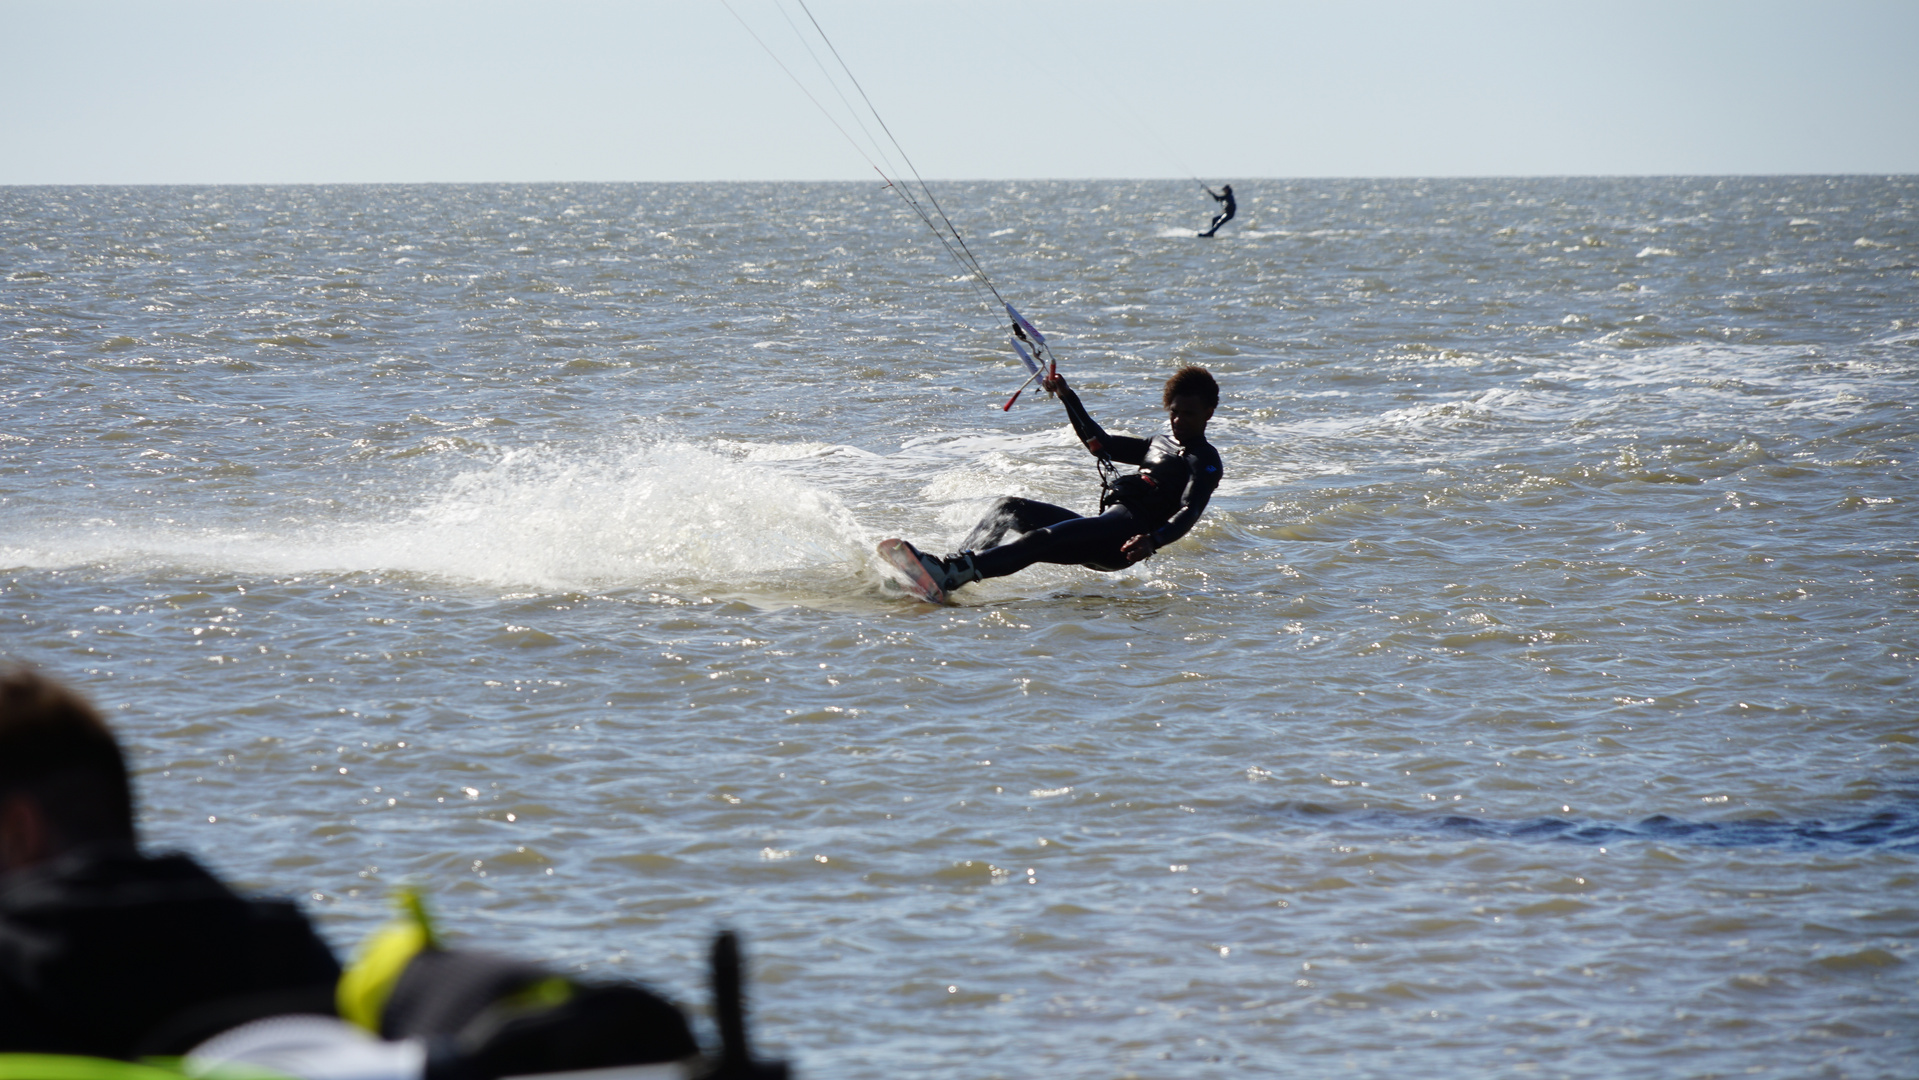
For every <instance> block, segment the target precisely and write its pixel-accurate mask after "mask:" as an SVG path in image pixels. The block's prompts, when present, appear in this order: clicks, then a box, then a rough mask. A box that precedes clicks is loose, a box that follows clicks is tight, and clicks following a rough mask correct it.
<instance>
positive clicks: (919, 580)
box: [879, 540, 946, 604]
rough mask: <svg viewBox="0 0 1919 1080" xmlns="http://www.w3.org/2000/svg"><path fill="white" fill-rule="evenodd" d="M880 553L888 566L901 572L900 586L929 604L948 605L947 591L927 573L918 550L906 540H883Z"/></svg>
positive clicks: (899, 575)
mask: <svg viewBox="0 0 1919 1080" xmlns="http://www.w3.org/2000/svg"><path fill="white" fill-rule="evenodd" d="M879 552H880V558H881V559H883V560H885V562H886V565H888V566H890V567H892V568H893V569H894V570H897V571H899V574H898V577H899V579H900V584H901V585H903V586H904V587H905V588H906V591H907V592H909V593H912V594H913V595H914V596H916V597H919V598H920V599H921V600H924V601H926V602H927V603H929V604H944V603H946V590H945V589H942V588H940V587H939V582H937V581H934V580H933V575H931V574H929V573H927V572H926V567H925V565H923V564H922V563H921V562H920V553H919V549H918V548H915V547H914V546H913V545H911V544H909V543H907V542H906V541H904V540H881V541H880V547H879Z"/></svg>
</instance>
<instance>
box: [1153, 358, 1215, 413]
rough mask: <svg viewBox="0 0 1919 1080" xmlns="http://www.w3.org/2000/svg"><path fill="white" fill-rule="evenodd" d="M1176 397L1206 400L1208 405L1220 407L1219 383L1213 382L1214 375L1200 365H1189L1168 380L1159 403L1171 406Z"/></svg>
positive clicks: (1161, 392) (1174, 373)
mask: <svg viewBox="0 0 1919 1080" xmlns="http://www.w3.org/2000/svg"><path fill="white" fill-rule="evenodd" d="M1176 397H1197V398H1205V399H1206V404H1207V405H1210V406H1212V407H1213V408H1218V407H1219V383H1217V382H1214V381H1213V373H1212V372H1210V371H1207V370H1206V369H1205V368H1203V367H1200V366H1199V365H1198V364H1187V365H1186V366H1185V367H1183V368H1180V369H1179V370H1178V371H1175V372H1173V377H1172V378H1170V379H1167V380H1166V389H1164V390H1162V391H1160V395H1159V403H1160V404H1161V405H1171V404H1172V403H1173V399H1174V398H1176Z"/></svg>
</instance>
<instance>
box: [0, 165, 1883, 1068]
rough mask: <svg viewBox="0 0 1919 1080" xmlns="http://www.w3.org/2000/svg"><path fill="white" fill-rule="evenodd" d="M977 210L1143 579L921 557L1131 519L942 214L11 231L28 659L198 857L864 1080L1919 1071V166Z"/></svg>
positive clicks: (856, 190) (231, 209) (472, 195)
mask: <svg viewBox="0 0 1919 1080" xmlns="http://www.w3.org/2000/svg"><path fill="white" fill-rule="evenodd" d="M1236 187H1237V188H1240V189H1242V191H1243V197H1242V199H1241V213H1240V218H1239V220H1238V221H1236V222H1234V223H1233V224H1231V225H1229V226H1227V228H1226V230H1225V231H1224V232H1223V233H1222V235H1221V236H1220V237H1219V238H1218V239H1217V240H1214V241H1210V242H1207V241H1200V240H1196V239H1194V238H1193V237H1192V236H1191V231H1192V230H1193V229H1194V228H1196V227H1200V226H1203V225H1204V223H1205V221H1206V218H1207V216H1208V213H1209V210H1210V208H1211V206H1212V204H1211V201H1210V200H1207V199H1205V198H1204V197H1203V196H1202V195H1200V194H1199V193H1198V192H1196V191H1195V190H1193V189H1192V186H1191V185H1185V186H1182V185H1178V184H1170V183H1123V182H1110V183H1108V182H1101V183H972V184H948V185H942V186H941V187H940V188H939V193H940V195H941V198H942V201H943V202H944V203H945V204H946V205H947V207H948V209H949V210H950V211H953V212H954V215H955V218H956V220H957V221H958V222H959V224H960V226H961V228H962V229H965V230H966V231H967V232H968V234H969V239H970V240H971V241H972V242H973V245H974V249H975V250H976V251H977V252H978V253H979V255H980V257H981V259H982V260H983V261H984V262H985V264H986V266H987V268H988V270H989V272H992V273H993V274H994V275H995V279H996V281H997V282H998V283H999V284H1000V285H1001V287H1002V289H1003V290H1004V291H1006V292H1007V293H1008V295H1009V297H1010V298H1012V299H1014V300H1015V301H1016V302H1017V303H1020V304H1021V306H1022V308H1023V309H1024V310H1025V311H1026V313H1027V314H1028V315H1029V316H1031V317H1032V318H1033V319H1034V320H1035V321H1036V322H1037V323H1038V324H1039V325H1040V326H1041V327H1042V328H1043V329H1045V330H1046V331H1048V332H1049V333H1050V334H1051V335H1053V336H1054V343H1055V345H1056V347H1057V349H1058V351H1059V352H1060V354H1061V356H1062V363H1063V367H1064V370H1066V372H1067V373H1068V374H1069V375H1070V376H1071V377H1072V378H1073V380H1074V382H1075V384H1076V385H1077V386H1078V387H1079V388H1080V389H1081V393H1082V395H1083V396H1084V397H1085V399H1086V401H1087V403H1088V405H1089V407H1090V408H1091V409H1092V411H1093V412H1094V414H1095V415H1096V416H1098V417H1100V418H1101V419H1102V420H1103V421H1105V422H1106V423H1107V424H1108V426H1109V427H1112V428H1114V429H1116V430H1128V431H1132V432H1136V433H1145V432H1149V431H1150V430H1152V428H1153V427H1154V425H1155V424H1156V423H1157V422H1158V420H1157V415H1156V413H1157V410H1156V409H1155V407H1154V405H1155V402H1156V400H1157V384H1158V382H1159V381H1160V380H1163V379H1164V378H1165V376H1166V375H1167V374H1168V373H1169V372H1170V371H1171V370H1172V369H1173V368H1174V367H1175V366H1177V365H1178V364H1181V363H1186V362H1196V363H1203V364H1205V365H1207V366H1209V367H1210V368H1211V369H1212V370H1213V371H1214V372H1215V373H1216V374H1217V375H1218V376H1219V378H1220V381H1221V383H1222V385H1223V387H1224V391H1225V400H1224V401H1223V403H1222V407H1221V409H1220V412H1219V415H1218V417H1217V418H1216V419H1215V421H1214V425H1213V431H1212V435H1213V440H1214V442H1215V444H1216V445H1217V446H1218V447H1219V448H1220V450H1221V453H1222V454H1223V456H1224V458H1225V461H1226V468H1227V478H1226V482H1225V484H1224V485H1223V486H1222V488H1221V490H1220V493H1219V495H1218V497H1217V498H1216V499H1215V501H1214V503H1213V507H1212V510H1211V511H1210V512H1209V514H1208V515H1207V518H1206V520H1205V521H1204V522H1202V524H1201V525H1200V526H1199V527H1198V528H1197V529H1196V530H1195V531H1194V532H1193V534H1192V535H1191V536H1189V537H1188V538H1187V539H1186V540H1184V541H1183V542H1181V543H1180V544H1178V545H1176V546H1174V547H1172V548H1169V549H1168V550H1166V551H1165V552H1163V553H1161V554H1160V555H1159V556H1158V557H1156V558H1155V559H1153V560H1152V561H1150V562H1149V563H1146V564H1144V565H1142V566H1141V567H1138V568H1135V570H1133V571H1132V572H1129V573H1127V574H1123V575H1117V576H1114V575H1100V574H1094V573H1090V572H1086V571H1081V570H1077V569H1059V568H1041V569H1036V570H1034V571H1032V572H1029V573H1026V574H1022V575H1020V576H1017V577H1014V578H1009V579H1003V580H1000V581H996V582H992V583H988V584H986V585H984V586H975V587H973V588H970V589H968V590H966V591H964V592H962V593H961V594H960V600H961V603H960V604H959V605H958V606H956V607H951V608H933V607H929V606H925V605H919V604H914V603H911V602H909V601H907V600H905V599H902V598H901V597H900V595H899V594H898V591H897V590H896V589H895V588H893V587H892V586H890V585H889V584H888V583H887V582H886V581H885V579H884V577H883V576H882V575H881V573H880V571H879V569H878V566H877V564H876V562H875V560H874V559H873V557H872V556H871V554H870V552H871V547H872V544H873V542H875V541H876V540H878V539H880V538H881V537H884V536H889V535H904V536H907V537H908V538H911V539H915V540H917V541H921V542H923V543H924V544H925V545H926V546H930V547H933V548H935V549H941V548H944V547H946V546H948V545H951V544H952V543H954V542H955V541H956V540H957V539H958V538H959V537H960V536H961V535H963V534H964V532H965V531H966V529H967V527H968V526H969V525H970V523H971V521H972V519H973V518H974V517H975V516H976V515H977V514H978V513H979V511H980V510H981V509H982V508H983V506H984V505H985V503H986V502H987V500H989V499H990V498H991V497H992V496H995V495H998V494H1006V493H1011V494H1023V495H1030V496H1036V497H1040V498H1045V499H1048V500H1051V501H1055V502H1061V503H1065V504H1068V505H1076V506H1085V507H1091V506H1092V505H1093V503H1094V502H1095V500H1096V491H1097V489H1096V480H1095V476H1094V472H1093V470H1092V468H1091V462H1090V459H1088V458H1087V457H1086V456H1085V454H1084V452H1083V451H1081V450H1080V449H1079V448H1078V446H1077V445H1076V444H1075V443H1074V442H1073V441H1072V439H1071V437H1070V435H1069V433H1068V430H1067V428H1066V426H1065V424H1064V421H1063V417H1062V416H1061V414H1060V412H1059V411H1058V408H1057V406H1056V405H1054V404H1052V403H1050V402H1048V401H1046V400H1045V399H1044V398H1039V399H1031V397H1030V395H1029V398H1028V399H1025V400H1023V401H1022V403H1021V404H1020V405H1019V406H1018V407H1016V408H1015V409H1014V410H1013V411H1012V412H1011V413H1010V414H1009V413H1004V412H1001V411H1000V410H999V408H998V406H999V403H1000V402H1001V401H1003V400H1004V398H1005V397H1006V395H1007V394H1009V393H1011V391H1012V389H1013V387H1014V386H1016V385H1017V384H1018V382H1019V379H1020V377H1021V376H1022V375H1023V374H1024V372H1023V371H1022V370H1020V369H1019V368H1018V367H1017V361H1016V360H1014V358H1013V357H1012V356H1011V355H1010V354H1009V353H1008V352H1007V351H1006V349H1005V348H1004V345H1003V334H1002V332H1001V329H1000V326H999V324H998V322H996V321H995V320H994V319H993V318H992V317H991V315H990V313H989V312H988V311H987V309H986V308H985V307H984V305H982V304H981V303H979V301H978V298H977V294H976V292H975V290H973V289H971V288H970V287H969V286H968V285H967V284H966V283H965V282H964V281H962V280H960V279H959V278H958V277H957V275H956V271H955V268H954V267H953V266H952V265H951V264H950V263H948V262H944V261H942V260H944V258H945V256H944V254H943V253H942V252H940V250H939V249H938V247H937V246H936V245H935V244H934V243H933V241H932V239H931V237H930V235H928V234H926V233H925V232H924V230H923V229H922V227H921V226H920V224H919V223H918V222H917V221H916V220H914V219H913V218H911V217H910V216H908V214H907V213H906V212H905V210H904V208H903V207H901V206H900V205H899V204H898V202H897V201H894V200H893V199H892V196H891V194H890V193H889V192H886V191H884V190H882V189H879V188H877V187H876V186H875V185H869V184H783V185H772V184H768V185H703V186H696V185H661V186H647V185H627V186H623V185H551V186H473V187H459V186H413V187H290V188H9V189H0V341H4V346H3V347H4V352H3V353H0V363H3V364H4V373H3V374H0V658H4V659H5V660H7V661H13V662H28V663H32V664H35V665H38V666H40V667H43V668H44V669H46V670H48V671H50V672H52V673H54V674H56V675H58V676H60V677H63V678H65V679H68V680H70V681H72V682H74V683H76V684H78V685H79V686H81V687H82V688H83V689H84V690H86V692H88V693H89V694H91V695H92V696H93V697H94V698H95V699H97V700H98V701H99V702H101V703H102V704H103V705H104V706H106V707H107V708H108V709H109V710H110V711H111V714H112V716H113V717H114V719H115V721H116V723H117V724H118V726H119V729H120V731H121V732H122V734H123V736H124V738H125V740H126V741H127V743H128V744H129V746H130V748H131V751H132V756H133V760H134V762H135V764H136V767H137V769H138V773H139V776H138V785H139V794H140V798H141V803H142V827H143V829H144V831H145V835H146V837H147V840H148V843H149V846H151V847H155V848H181V849H185V850H188V851H191V852H193V853H195V854H197V855H198V856H200V857H201V858H203V859H204V860H205V861H207V862H208V863H209V864H210V865H212V866H214V867H216V868H217V869H218V870H220V871H221V872H222V873H224V874H226V875H228V876H229V877H231V878H232V879H234V880H235V881H237V882H239V883H241V884H243V885H245V886H247V887H249V888H254V889H258V890H263V891H269V892H277V893H281V894H294V895H300V896H304V897H306V901H307V907H308V909H309V910H310V911H311V912H313V913H314V914H315V915H316V917H317V918H318V919H319V920H321V922H322V925H323V927H324V929H325V931H326V933H327V934H328V935H329V937H330V938H331V939H332V940H333V941H334V942H335V944H336V946H338V947H339V949H340V950H341V951H342V952H343V953H345V952H347V951H349V950H350V949H351V947H352V945H353V944H354V943H355V942H356V941H357V940H358V939H359V938H360V937H361V935H363V934H364V933H365V932H366V931H367V930H368V929H370V928H371V927H372V926H374V925H376V924H377V922H378V921H379V920H380V919H381V918H382V917H383V914H384V905H385V896H386V894H387V890H388V889H389V888H390V887H391V886H393V885H395V884H397V883H400V882H404V881H413V882H419V883H421V884H423V885H424V886H425V887H426V888H427V889H428V891H429V895H430V898H431V902H432V903H433V905H434V907H435V908H436V909H437V911H438V912H439V914H440V916H441V918H442V920H443V922H444V924H445V925H446V927H447V928H448V930H449V931H451V932H452V934H453V935H454V936H456V937H459V938H461V939H462V940H464V941H467V942H469V943H473V944H479V945H484V946H487V947H491V948H497V949H503V950H507V951H511V952H517V953H522V954H526V955H534V956H540V957H546V958H549V959H550V960H551V961H553V962H554V963H556V964H559V965H561V966H563V967H565V968H567V969H578V970H581V971H585V972H589V973H593V974H596V975H609V976H610V975H618V976H630V977H639V978H642V979H645V980H647V981H649V982H651V983H653V984H655V985H657V986H660V987H661V988H663V989H665V990H667V991H668V992H670V993H672V994H673V995H675V996H676V997H678V998H679V999H681V1000H683V1001H686V1002H688V1003H689V1004H693V1005H696V1006H697V1005H700V1004H702V1003H703V1002H704V999H705V996H706V991H705V988H704V984H703V957H704V951H705V947H706V943H707V940H708V937H709V935H710V934H711V932H712V931H713V930H714V929H716V928H718V927H720V926H723V925H724V926H733V927H737V928H738V929H739V930H741V931H742V932H743V934H744V935H745V938H746V941H747V947H748V951H749V957H750V959H751V961H752V974H753V979H754V981H753V983H752V991H753V993H754V1020H755V1031H756V1033H757V1036H758V1038H759V1040H760V1042H761V1043H762V1045H763V1046H764V1047H765V1048H766V1049H768V1050H771V1051H774V1052H777V1053H780V1054H783V1055H786V1056H788V1057H790V1058H791V1059H792V1060H793V1061H794V1062H795V1064H796V1066H797V1068H798V1069H799V1070H800V1071H801V1074H802V1075H805V1076H817V1077H879V1076H904V1075H911V1076H936V1077H1029V1076H1032V1077H1038V1076H1047V1077H1052V1076H1059V1077H1116V1076H1129V1075H1138V1076H1146V1077H1192V1076H1229V1075H1230V1076H1236V1075H1244V1074H1263V1075H1286V1076H1301V1077H1311V1076H1358V1077H1400V1076H1405V1075H1420V1076H1424V1077H1436V1078H1453V1077H1458V1078H1466V1077H1478V1076H1485V1075H1537V1076H1568V1077H1624V1076H1635V1077H1637V1076H1648V1075H1656V1076H1697V1077H1707V1076H1734V1075H1741V1076H1746V1075H1752V1076H1778V1077H1809V1076H1819V1077H1828V1076H1829V1077H1909V1076H1911V1075H1913V1073H1914V1068H1915V1065H1914V1063H1915V1061H1919V954H1916V953H1915V948H1914V943H1915V935H1916V934H1919V705H1916V704H1915V703H1916V702H1919V692H1916V689H1915V681H1916V679H1915V677H1916V676H1919V664H1915V661H1914V654H1915V651H1916V650H1919V616H1915V608H1916V607H1919V512H1915V499H1919V484H1916V483H1915V477H1919V468H1916V467H1915V465H1914V461H1915V457H1916V456H1919V415H1915V412H1916V410H1915V407H1914V402H1915V397H1916V395H1915V389H1916V388H1919V229H1916V227H1915V215H1916V214H1919V180H1915V179H1914V178H1909V177H1907V178H1890V179H1887V178H1784V179H1736V180H1735V179H1726V180H1721V179H1651V180H1648V179H1627V180H1577V179H1575V180H1537V181H1497V180H1488V181H1395V182H1373V181H1314V182H1284V181H1267V182H1263V183H1260V182H1244V181H1239V182H1236Z"/></svg>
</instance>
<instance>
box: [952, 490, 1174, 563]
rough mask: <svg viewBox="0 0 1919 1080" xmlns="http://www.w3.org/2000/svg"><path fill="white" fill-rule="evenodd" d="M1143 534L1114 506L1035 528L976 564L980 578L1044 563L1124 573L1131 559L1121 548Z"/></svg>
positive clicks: (980, 554) (979, 556)
mask: <svg viewBox="0 0 1919 1080" xmlns="http://www.w3.org/2000/svg"><path fill="white" fill-rule="evenodd" d="M1021 501H1025V500H1021ZM1039 505H1041V506H1044V505H1046V504H1044V503H1041V504H1039ZM1055 509H1057V507H1055ZM1144 531H1145V530H1144V529H1142V528H1141V527H1140V523H1139V520H1138V519H1137V518H1135V517H1134V516H1133V512H1132V511H1131V510H1128V509H1126V508H1125V507H1123V506H1115V507H1113V508H1112V509H1111V510H1108V511H1106V512H1105V513H1104V514H1101V515H1099V516H1098V517H1075V518H1072V519H1070V520H1067V521H1061V522H1059V523H1057V524H1054V525H1048V526H1046V527H1045V528H1042V529H1035V530H1033V531H1031V532H1029V533H1027V534H1026V535H1024V536H1022V537H1020V538H1019V539H1017V540H1014V541H1013V542H1011V543H1009V544H1001V545H1000V546H999V547H996V548H988V549H987V550H985V551H975V552H974V553H973V565H974V566H975V567H976V568H978V570H979V574H980V576H981V577H989V578H993V577H1005V576H1006V575H1008V574H1017V573H1019V572H1020V571H1021V570H1024V569H1026V568H1027V567H1029V566H1031V565H1033V564H1034V563H1041V562H1043V563H1059V564H1063V565H1067V566H1086V567H1090V568H1092V569H1094V570H1109V571H1110V570H1123V569H1125V568H1126V567H1127V566H1128V565H1130V563H1131V560H1130V559H1128V558H1127V557H1126V555H1125V554H1124V553H1123V552H1122V551H1121V550H1120V547H1121V546H1122V545H1123V544H1125V543H1126V541H1127V540H1129V539H1131V538H1132V537H1134V536H1136V535H1138V534H1139V533H1141V532H1144Z"/></svg>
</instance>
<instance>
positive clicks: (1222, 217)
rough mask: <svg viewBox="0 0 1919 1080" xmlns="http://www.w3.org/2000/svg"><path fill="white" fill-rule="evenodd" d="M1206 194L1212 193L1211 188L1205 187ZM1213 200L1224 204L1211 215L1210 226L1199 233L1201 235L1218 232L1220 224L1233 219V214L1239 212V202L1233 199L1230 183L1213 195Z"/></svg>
mask: <svg viewBox="0 0 1919 1080" xmlns="http://www.w3.org/2000/svg"><path fill="white" fill-rule="evenodd" d="M1206 194H1208V195H1213V189H1212V188H1207V189H1206ZM1213 200H1214V201H1215V202H1223V203H1225V204H1226V205H1225V207H1224V208H1222V209H1221V210H1220V212H1219V213H1217V214H1215V215H1214V216H1213V224H1212V227H1211V228H1209V229H1207V230H1206V231H1205V232H1203V233H1200V234H1199V235H1201V236H1211V235H1213V234H1214V233H1216V232H1218V231H1219V227H1220V226H1221V225H1224V224H1226V223H1227V222H1229V221H1231V220H1233V215H1234V214H1236V213H1238V212H1239V203H1237V202H1235V201H1233V187H1232V185H1231V184H1228V185H1226V190H1224V191H1222V192H1220V193H1219V194H1217V195H1213Z"/></svg>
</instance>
